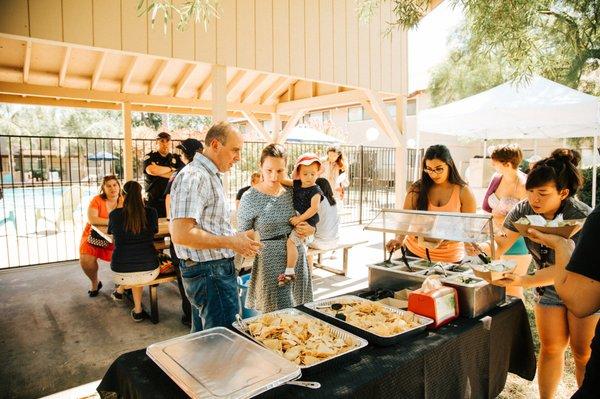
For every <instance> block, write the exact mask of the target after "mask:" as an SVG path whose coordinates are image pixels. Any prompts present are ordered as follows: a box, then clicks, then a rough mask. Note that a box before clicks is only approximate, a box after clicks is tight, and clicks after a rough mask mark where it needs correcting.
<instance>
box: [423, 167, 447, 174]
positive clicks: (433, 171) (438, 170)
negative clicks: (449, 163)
mask: <svg viewBox="0 0 600 399" xmlns="http://www.w3.org/2000/svg"><path fill="white" fill-rule="evenodd" d="M444 170H446V168H445V167H444V166H438V167H437V168H435V169H431V168H428V167H425V172H426V173H429V174H430V175H431V174H436V175H441V174H442V173H444Z"/></svg>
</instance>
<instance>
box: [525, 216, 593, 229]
mask: <svg viewBox="0 0 600 399" xmlns="http://www.w3.org/2000/svg"><path fill="white" fill-rule="evenodd" d="M533 216H539V215H533ZM540 218H541V217H540ZM515 223H517V224H524V225H527V226H540V227H564V226H577V225H578V224H581V222H580V221H579V220H562V218H560V219H559V218H556V219H554V220H545V219H543V218H542V220H539V221H538V220H537V219H535V220H534V221H533V222H532V221H531V220H530V218H529V219H528V218H527V217H522V218H521V219H519V220H517V221H516V222H515Z"/></svg>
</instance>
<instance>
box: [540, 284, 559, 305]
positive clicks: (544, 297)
mask: <svg viewBox="0 0 600 399" xmlns="http://www.w3.org/2000/svg"><path fill="white" fill-rule="evenodd" d="M541 288H542V291H543V294H541V295H540V293H539V292H538V291H539V290H537V289H536V293H535V301H536V302H537V303H538V304H539V305H542V306H562V307H565V304H564V303H563V301H562V300H561V299H560V297H559V296H558V292H556V288H554V286H553V285H549V286H547V287H541Z"/></svg>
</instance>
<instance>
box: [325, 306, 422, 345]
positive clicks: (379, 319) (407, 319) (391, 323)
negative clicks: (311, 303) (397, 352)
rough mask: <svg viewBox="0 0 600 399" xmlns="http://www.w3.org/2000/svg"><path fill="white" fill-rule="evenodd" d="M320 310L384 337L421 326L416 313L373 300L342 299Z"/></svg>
mask: <svg viewBox="0 0 600 399" xmlns="http://www.w3.org/2000/svg"><path fill="white" fill-rule="evenodd" d="M340 306H341V307H340ZM320 310H321V311H322V312H324V313H326V314H328V315H330V316H333V317H335V318H337V319H340V320H343V321H345V322H346V323H349V324H352V325H353V326H355V327H358V328H361V329H363V330H366V331H369V332H371V333H373V334H377V335H381V336H384V337H389V336H392V335H396V334H400V333H402V332H404V331H407V330H410V329H411V328H414V327H418V326H419V323H418V322H417V320H416V317H415V315H414V313H412V312H404V313H403V314H399V313H396V312H393V311H391V310H389V309H387V308H386V307H385V306H383V305H381V304H379V303H376V302H371V301H351V300H340V302H336V303H333V304H331V306H329V307H327V308H325V309H320Z"/></svg>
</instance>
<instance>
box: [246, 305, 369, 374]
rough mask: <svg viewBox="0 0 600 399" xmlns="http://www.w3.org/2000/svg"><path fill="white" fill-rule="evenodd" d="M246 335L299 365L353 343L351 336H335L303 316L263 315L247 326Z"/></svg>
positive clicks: (335, 352) (344, 348)
mask: <svg viewBox="0 0 600 399" xmlns="http://www.w3.org/2000/svg"><path fill="white" fill-rule="evenodd" d="M248 333H249V334H250V335H251V336H252V337H254V339H256V340H257V341H259V342H261V343H262V344H263V345H264V346H265V347H267V348H269V349H271V350H272V351H274V352H276V353H278V354H279V355H281V356H283V357H284V358H286V359H287V360H289V361H291V362H294V363H296V364H298V365H302V366H310V365H312V364H314V363H317V362H320V361H322V360H324V359H327V358H329V357H332V356H335V355H338V354H340V353H343V352H346V351H348V350H350V349H352V348H353V347H355V346H356V344H357V342H355V340H354V339H353V338H351V337H346V338H341V337H338V336H337V334H336V333H335V332H334V331H332V330H331V328H330V327H329V326H328V325H327V324H325V323H323V322H319V321H316V320H315V319H313V318H310V317H308V316H303V315H289V314H265V315H263V316H262V317H259V318H257V319H254V320H253V321H252V322H250V323H248Z"/></svg>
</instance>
